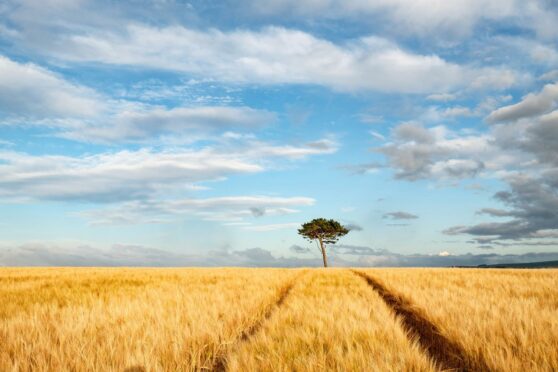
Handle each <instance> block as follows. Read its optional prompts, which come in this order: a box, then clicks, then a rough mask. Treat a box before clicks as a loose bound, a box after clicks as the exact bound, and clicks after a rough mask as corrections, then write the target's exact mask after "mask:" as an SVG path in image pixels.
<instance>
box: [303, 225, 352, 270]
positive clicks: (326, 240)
mask: <svg viewBox="0 0 558 372" xmlns="http://www.w3.org/2000/svg"><path fill="white" fill-rule="evenodd" d="M298 233H299V234H300V235H302V236H303V237H304V238H306V239H308V240H310V241H312V240H315V241H316V242H318V243H319V248H320V250H321V252H322V257H323V259H324V267H327V255H326V250H325V245H326V244H335V243H337V241H338V240H339V238H340V237H342V236H343V235H347V234H348V233H349V229H347V228H346V227H345V226H343V225H341V224H340V223H339V222H337V221H335V220H326V219H325V218H315V219H313V220H312V221H310V222H306V223H304V224H302V227H301V228H300V229H298Z"/></svg>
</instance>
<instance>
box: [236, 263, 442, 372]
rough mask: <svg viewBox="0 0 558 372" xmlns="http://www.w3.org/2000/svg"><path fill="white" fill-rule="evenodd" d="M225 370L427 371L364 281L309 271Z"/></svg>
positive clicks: (430, 365)
mask: <svg viewBox="0 0 558 372" xmlns="http://www.w3.org/2000/svg"><path fill="white" fill-rule="evenodd" d="M227 366H228V368H229V370H230V371H326V370H327V371H361V370H372V371H388V370H389V371H433V370H435V368H434V366H433V363H432V362H431V361H430V359H429V358H428V357H427V356H426V355H424V354H423V353H422V351H421V350H420V348H419V346H418V345H417V344H416V343H415V342H412V341H409V340H408V339H407V337H406V335H405V332H404V331H403V329H402V328H401V327H400V324H399V323H398V321H397V320H396V319H395V318H394V316H393V314H391V312H390V310H389V309H388V307H387V306H386V305H385V304H384V303H383V301H382V300H381V299H380V297H379V296H378V295H377V294H376V293H374V292H373V291H371V290H370V288H368V286H367V285H366V283H365V282H364V281H362V280H361V279H360V278H357V277H356V276H355V275H353V274H352V273H351V272H349V271H347V270H335V269H331V270H329V269H328V270H314V271H312V272H310V273H309V274H308V275H306V276H305V278H304V280H302V281H301V282H299V283H297V284H296V285H295V286H294V288H293V289H292V291H291V293H290V295H289V297H288V298H287V299H286V300H285V302H284V304H283V306H282V307H281V309H280V310H279V311H276V312H274V313H273V314H272V316H271V317H270V318H269V320H268V321H266V322H265V323H264V324H263V325H262V328H261V329H260V331H259V332H258V333H257V334H255V335H253V337H251V338H250V339H249V340H247V342H244V343H242V344H241V345H239V346H238V348H236V349H235V350H234V352H232V353H231V354H229V356H228V360H227Z"/></svg>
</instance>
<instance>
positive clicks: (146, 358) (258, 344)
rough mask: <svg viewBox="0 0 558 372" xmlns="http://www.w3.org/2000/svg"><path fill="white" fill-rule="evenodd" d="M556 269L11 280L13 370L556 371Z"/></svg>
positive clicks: (5, 350) (220, 272)
mask: <svg viewBox="0 0 558 372" xmlns="http://www.w3.org/2000/svg"><path fill="white" fill-rule="evenodd" d="M557 317H558V270H498V269H485V270H479V269H355V270H351V269H326V270H324V269H236V268H227V269H154V268H153V269H135V268H3V269H0V345H1V347H0V370H2V371H60V370H73V371H125V370H128V371H176V370H179V371H197V370H206V371H210V370H215V371H224V370H230V371H247V370H257V371H292V370H295V371H322V370H338V371H342V370H377V371H386V370H397V371H437V370H444V369H446V370H447V369H458V370H492V371H524V370H534V371H552V370H557V369H558V351H557V350H558V322H556V318H557Z"/></svg>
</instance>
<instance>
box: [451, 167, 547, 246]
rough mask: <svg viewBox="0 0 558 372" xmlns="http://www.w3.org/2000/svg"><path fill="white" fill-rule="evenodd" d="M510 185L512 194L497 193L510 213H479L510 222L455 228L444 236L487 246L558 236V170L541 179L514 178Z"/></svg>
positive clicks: (515, 176)
mask: <svg viewBox="0 0 558 372" xmlns="http://www.w3.org/2000/svg"><path fill="white" fill-rule="evenodd" d="M508 183H509V186H510V190H509V191H500V192H497V193H496V194H495V195H494V198H495V199H496V200H498V201H499V202H501V203H502V204H504V205H505V206H507V207H508V208H509V209H506V210H500V209H492V208H484V209H481V210H480V212H481V213H484V214H488V215H490V216H492V217H498V218H502V217H504V218H505V217H508V218H511V219H509V220H507V221H504V222H485V223H480V224H477V225H472V226H454V227H451V228H449V229H447V230H445V231H444V232H445V233H446V234H450V235H456V234H469V235H472V236H475V237H477V241H480V242H484V243H488V242H493V241H497V240H521V239H543V238H548V237H554V236H558V169H553V170H550V171H546V172H544V173H542V175H541V176H540V177H532V176H528V175H525V174H518V175H514V176H511V177H509V178H508Z"/></svg>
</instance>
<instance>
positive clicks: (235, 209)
mask: <svg viewBox="0 0 558 372" xmlns="http://www.w3.org/2000/svg"><path fill="white" fill-rule="evenodd" d="M314 203H315V200H314V199H312V198H308V197H274V196H264V195H248V196H246V195H245V196H224V197H213V198H190V199H175V200H142V201H130V202H126V203H122V204H120V205H118V206H117V207H115V208H109V209H93V210H89V211H85V212H82V213H80V215H81V216H83V217H85V218H87V219H89V220H90V221H91V223H92V224H95V225H113V224H138V223H160V222H164V221H166V219H167V218H168V217H175V216H185V215H190V216H197V217H200V218H202V219H204V220H207V221H219V222H224V223H225V225H231V224H235V225H236V224H240V225H238V226H245V225H246V224H249V223H247V222H245V220H247V219H255V218H261V217H267V216H282V215H288V214H293V213H298V212H299V210H297V209H293V208H294V207H304V206H311V205H314ZM249 225H250V226H247V229H250V230H251V229H254V230H257V229H264V228H265V227H263V226H268V225H254V226H252V225H251V224H249ZM231 226H232V225H231ZM270 229H272V228H271V227H270Z"/></svg>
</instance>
